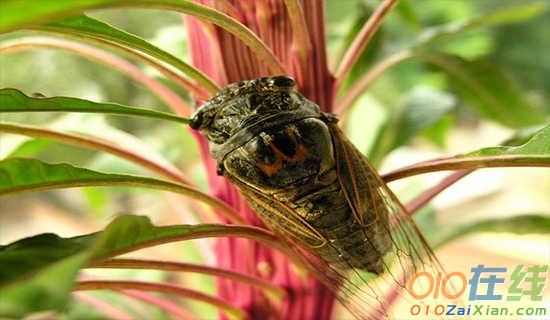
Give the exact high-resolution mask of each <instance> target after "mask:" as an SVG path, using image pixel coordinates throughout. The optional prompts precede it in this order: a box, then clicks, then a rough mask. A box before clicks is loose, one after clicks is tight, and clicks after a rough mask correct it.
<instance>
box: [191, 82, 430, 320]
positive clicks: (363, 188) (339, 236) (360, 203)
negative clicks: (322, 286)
mask: <svg viewBox="0 0 550 320" xmlns="http://www.w3.org/2000/svg"><path fill="white" fill-rule="evenodd" d="M337 122H338V119H337V118H336V117H335V116H334V115H332V114H328V113H323V112H321V111H320V109H319V107H318V106H317V105H316V104H315V103H314V102H312V101H310V100H308V99H307V98H305V97H304V96H303V95H302V94H301V93H300V92H298V90H297V89H296V83H295V81H294V80H293V79H292V78H290V77H287V76H274V77H265V78H259V79H254V80H248V81H242V82H238V83H233V84H230V85H229V86H227V87H226V88H224V89H222V90H221V91H220V92H219V93H217V94H216V95H215V96H214V97H212V98H211V99H210V100H208V101H206V102H205V103H204V104H203V105H202V106H201V107H200V108H199V109H198V110H197V112H196V113H195V114H194V115H193V117H192V119H191V127H192V128H194V129H196V130H200V131H201V133H202V134H203V135H204V136H205V137H206V138H207V139H208V141H209V146H210V152H211V154H212V156H213V157H214V158H215V160H216V161H217V173H218V174H219V175H223V176H224V177H225V178H227V179H228V180H229V181H230V182H232V183H233V184H234V185H235V186H237V187H238V189H240V191H241V193H242V194H243V196H244V197H245V198H246V200H247V202H248V203H249V204H250V205H251V207H252V208H254V209H255V211H256V212H257V214H258V215H259V216H260V217H261V219H262V220H263V221H264V222H265V224H266V225H267V226H268V227H269V228H270V229H271V230H272V231H274V232H275V233H277V234H279V235H281V236H282V237H283V238H285V239H290V240H291V241H292V242H293V243H296V244H297V245H298V246H299V248H300V249H302V250H304V251H305V252H306V253H309V254H311V255H313V256H314V257H317V259H316V261H317V262H312V263H314V264H315V268H318V267H319V266H322V267H323V268H325V269H326V271H327V272H322V273H323V274H325V275H326V276H327V277H331V278H330V279H338V281H334V282H331V283H332V284H333V285H334V286H336V287H339V290H340V292H341V294H340V297H344V296H345V298H343V299H342V300H345V302H344V303H346V304H347V305H348V307H350V308H351V309H352V311H353V312H354V313H355V314H358V315H359V316H360V317H364V316H366V315H365V313H364V312H363V313H362V311H361V309H364V308H365V307H366V306H370V307H373V308H372V309H373V310H376V311H377V312H378V313H376V312H375V313H372V312H370V313H369V315H370V317H375V318H381V317H382V315H387V314H388V313H387V310H385V305H384V304H385V302H384V298H383V297H384V294H385V293H384V291H390V292H391V291H392V290H394V289H392V288H394V287H395V288H398V289H401V288H403V287H404V286H405V281H406V279H407V278H408V277H409V276H410V275H411V274H412V273H413V272H415V271H417V270H419V269H420V268H424V269H425V268H427V267H428V268H432V269H439V268H440V267H439V263H438V262H437V260H436V259H435V257H434V255H433V253H432V252H431V250H430V249H429V247H428V246H427V244H426V242H425V240H424V239H423V238H422V236H421V234H420V233H419V231H418V229H417V227H416V226H415V224H414V222H413V221H412V220H411V219H410V217H409V216H408V215H407V213H406V211H405V209H404V208H403V206H402V205H401V204H400V203H399V201H398V199H397V198H396V197H395V195H394V194H393V193H392V191H391V190H390V189H389V188H388V187H387V186H386V184H385V183H384V182H383V181H382V180H381V178H380V176H379V175H378V173H377V172H376V170H375V169H373V167H372V166H371V165H370V164H369V162H368V161H367V159H366V158H365V156H364V155H363V154H362V153H361V152H360V151H359V150H358V149H357V148H355V146H354V145H353V144H352V143H351V142H350V141H349V140H348V139H347V138H346V136H345V135H344V133H343V132H342V130H341V129H340V128H339V127H338V125H337ZM310 261H311V259H310ZM319 261H320V263H319ZM321 270H323V269H321ZM351 279H354V280H351ZM357 279H360V280H359V281H358V280H357ZM372 279H375V280H379V279H384V281H382V282H380V281H378V282H376V281H374V280H372ZM329 282H330V281H329ZM350 301H355V303H352V302H350Z"/></svg>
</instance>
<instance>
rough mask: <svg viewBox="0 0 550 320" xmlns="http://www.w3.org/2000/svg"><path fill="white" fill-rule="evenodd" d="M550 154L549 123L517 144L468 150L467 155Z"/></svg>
mask: <svg viewBox="0 0 550 320" xmlns="http://www.w3.org/2000/svg"><path fill="white" fill-rule="evenodd" d="M520 154H524V155H546V156H548V155H550V125H547V126H546V127H544V128H543V129H541V130H539V131H538V132H537V133H535V134H534V135H533V136H532V137H531V138H530V139H529V140H528V141H527V142H525V143H524V144H521V145H518V146H501V147H491V148H484V149H480V150H477V151H474V152H470V153H468V154H466V155H465V156H468V157H487V156H501V155H502V156H503V155H520Z"/></svg>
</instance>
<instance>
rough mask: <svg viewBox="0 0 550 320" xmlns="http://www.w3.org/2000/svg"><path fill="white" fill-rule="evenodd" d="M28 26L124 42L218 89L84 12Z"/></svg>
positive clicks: (153, 48) (151, 47)
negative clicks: (80, 14)
mask: <svg viewBox="0 0 550 320" xmlns="http://www.w3.org/2000/svg"><path fill="white" fill-rule="evenodd" d="M31 29H34V30H41V31H47V32H53V33H58V34H61V35H66V36H70V37H74V38H78V39H81V38H84V39H101V40H105V41H107V42H108V43H112V44H113V46H115V47H116V46H118V45H124V46H127V47H129V48H131V49H135V50H138V51H141V52H143V53H146V54H148V55H150V56H152V57H154V58H157V59H159V60H160V61H163V62H165V63H167V64H169V65H171V66H173V67H175V68H177V69H178V70H180V71H181V72H183V73H184V74H186V75H188V76H189V77H190V78H192V79H194V80H196V81H197V82H198V83H199V84H201V85H202V86H203V87H204V88H205V89H207V90H208V91H210V92H216V91H218V90H219V88H218V86H217V85H216V84H215V83H214V82H212V80H210V79H209V78H208V77H207V76H206V75H205V74H204V73H202V72H201V71H199V70H198V69H196V68H194V67H192V66H190V65H189V64H187V63H185V62H184V61H182V60H180V59H179V58H177V57H176V56H174V55H172V54H170V53H168V52H166V51H164V50H162V49H160V48H158V47H156V46H154V45H152V44H151V43H149V42H147V41H145V40H144V39H142V38H140V37H138V36H135V35H133V34H130V33H128V32H126V31H124V30H121V29H118V28H116V27H114V26H111V25H109V24H107V23H105V22H102V21H99V20H96V19H93V18H90V17H88V16H85V15H82V16H78V17H71V18H67V19H64V20H62V21H60V22H55V23H50V24H46V25H41V26H35V27H32V28H31Z"/></svg>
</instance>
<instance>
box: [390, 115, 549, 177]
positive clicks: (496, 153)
mask: <svg viewBox="0 0 550 320" xmlns="http://www.w3.org/2000/svg"><path fill="white" fill-rule="evenodd" d="M490 167H550V125H548V126H546V127H545V128H543V129H541V130H540V131H538V132H537V133H536V134H535V135H533V137H532V138H531V139H529V140H528V141H527V142H526V143H524V144H522V145H519V146H512V147H511V146H501V147H491V148H484V149H480V150H477V151H473V152H470V153H467V154H463V155H458V156H455V157H450V158H442V159H435V160H429V161H424V162H420V163H417V164H413V165H411V166H408V167H404V168H401V169H397V170H394V171H392V172H390V173H388V174H385V175H383V176H382V178H383V179H384V181H386V182H389V181H393V180H397V179H402V178H406V177H410V176H414V175H417V174H422V173H428V172H435V171H444V170H459V169H478V168H490Z"/></svg>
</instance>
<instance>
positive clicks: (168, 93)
mask: <svg viewBox="0 0 550 320" xmlns="http://www.w3.org/2000/svg"><path fill="white" fill-rule="evenodd" d="M36 48H50V49H64V50H68V51H72V52H74V53H76V54H79V55H81V56H84V57H87V58H90V59H93V60H96V61H98V62H101V63H104V64H106V65H109V66H111V67H113V68H115V69H116V70H120V71H121V72H123V73H125V74H127V75H128V76H129V77H131V78H132V79H134V80H135V81H137V82H139V83H141V84H143V85H144V86H145V87H147V88H149V90H151V92H153V93H154V94H156V95H157V96H158V97H159V98H160V99H161V100H162V101H164V103H166V104H167V105H168V106H170V107H171V108H173V109H174V110H176V111H177V112H178V114H182V115H189V114H190V110H191V109H190V107H189V105H188V104H187V103H186V102H185V101H183V100H182V99H181V98H180V97H179V96H178V95H177V94H176V93H174V92H173V91H172V90H170V89H169V88H168V87H166V86H165V85H164V84H162V83H160V82H158V81H157V80H155V79H153V78H151V77H149V76H148V75H146V74H145V73H143V72H142V71H141V70H140V69H139V68H138V67H136V66H134V65H133V64H131V63H129V62H128V61H126V60H124V59H121V58H119V57H118V56H116V55H113V54H110V53H109V52H107V51H103V50H99V49H96V48H93V47H90V46H87V45H83V44H80V43H77V42H74V41H69V40H61V39H54V38H45V37H33V38H28V39H24V40H17V41H16V42H13V43H9V44H7V45H4V46H2V47H0V53H2V52H3V53H10V52H18V51H24V50H32V49H36ZM178 77H179V76H178ZM179 78H181V77H179ZM185 81H186V82H188V81H187V80H185ZM180 84H181V83H180Z"/></svg>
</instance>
